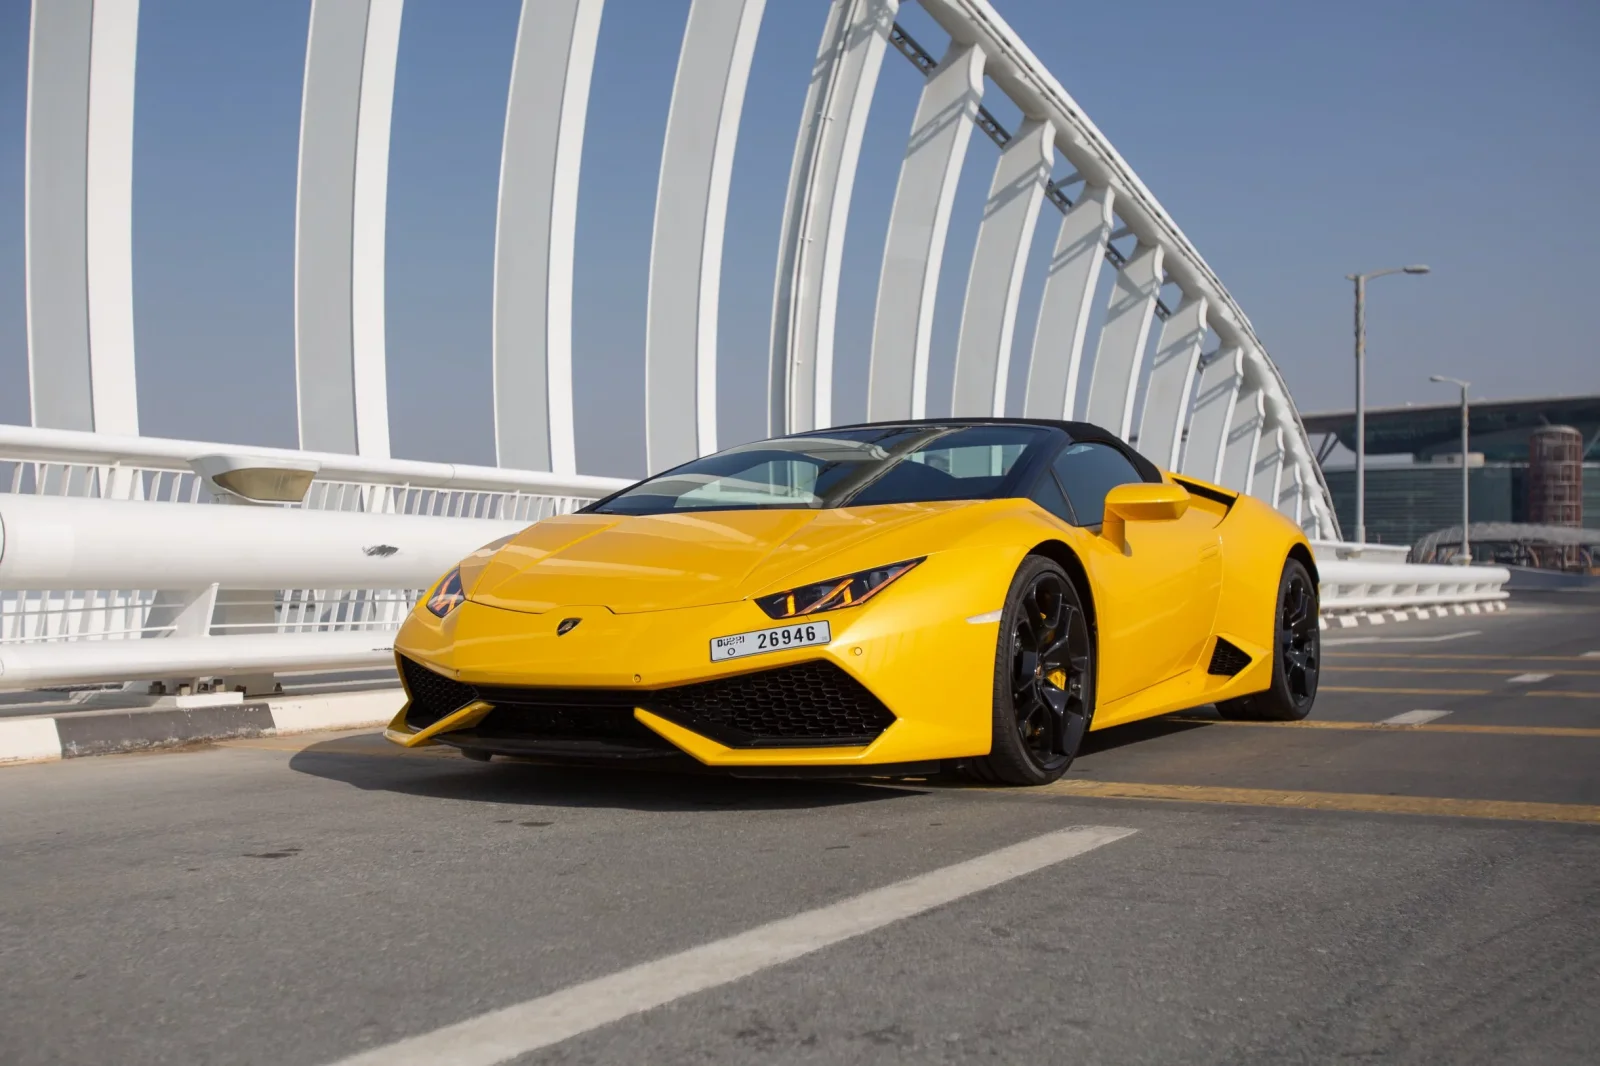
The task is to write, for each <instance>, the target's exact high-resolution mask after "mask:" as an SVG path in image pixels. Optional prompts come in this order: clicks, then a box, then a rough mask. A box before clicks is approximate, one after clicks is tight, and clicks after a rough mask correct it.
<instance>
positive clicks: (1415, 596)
mask: <svg viewBox="0 0 1600 1066" xmlns="http://www.w3.org/2000/svg"><path fill="white" fill-rule="evenodd" d="M1317 569H1318V571H1319V572H1320V577H1321V579H1322V587H1321V591H1322V614H1323V617H1324V621H1325V622H1326V621H1327V620H1328V619H1329V617H1330V616H1332V617H1333V618H1340V617H1341V616H1342V617H1349V616H1352V615H1358V614H1373V613H1379V614H1388V615H1390V616H1393V615H1396V614H1398V613H1401V612H1405V611H1410V610H1414V609H1430V608H1431V609H1434V610H1438V611H1441V613H1442V610H1443V609H1446V608H1464V607H1473V608H1476V609H1478V610H1482V609H1483V608H1484V606H1485V605H1492V607H1491V609H1495V610H1498V609H1499V604H1500V602H1501V601H1503V600H1505V599H1507V598H1509V597H1510V595H1511V594H1510V593H1509V592H1507V591H1506V590H1505V584H1506V582H1507V581H1509V580H1510V579H1511V571H1509V570H1507V569H1505V568H1504V567H1500V566H1433V565H1422V564H1417V563H1382V562H1368V561H1366V560H1340V559H1328V560H1326V561H1322V562H1318V563H1317Z"/></svg>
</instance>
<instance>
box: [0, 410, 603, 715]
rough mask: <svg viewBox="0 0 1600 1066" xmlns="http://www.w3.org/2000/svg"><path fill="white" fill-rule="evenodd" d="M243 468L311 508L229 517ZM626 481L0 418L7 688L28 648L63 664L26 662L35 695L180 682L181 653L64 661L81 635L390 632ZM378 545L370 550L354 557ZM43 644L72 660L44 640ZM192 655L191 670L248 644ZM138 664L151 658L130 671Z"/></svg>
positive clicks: (286, 659) (40, 658)
mask: <svg viewBox="0 0 1600 1066" xmlns="http://www.w3.org/2000/svg"><path fill="white" fill-rule="evenodd" d="M218 460H223V462H221V463H219V462H217V461H218ZM240 466H256V467H275V466H276V467H283V468H290V469H293V470H298V471H301V472H303V473H309V474H310V475H311V477H312V480H311V483H310V486H309V488H308V490H307V491H306V493H305V496H304V499H303V500H302V501H300V502H298V503H293V504H287V505H274V506H218V505H219V504H236V503H240V502H242V501H240V500H239V498H238V497H236V496H232V495H231V494H229V493H227V492H226V491H224V490H223V489H222V488H220V487H219V486H218V485H217V484H216V482H215V481H213V480H211V478H210V477H208V476H207V473H206V472H205V471H207V470H213V469H217V468H219V467H227V468H237V467H240ZM626 484H628V482H627V481H626V480H624V479H620V478H604V477H590V476H584V475H557V474H550V473H545V472H541V471H526V470H507V469H501V468H498V467H481V466H467V465H461V464H454V463H430V462H419V461H414V460H405V459H370V458H364V457H361V456H353V455H340V454H333V453H318V452H303V451H296V450H291V449H285V448H257V447H249V446H238V445H226V444H216V443H208V442H201V441H185V440H170V439H164V438H159V437H118V436H110V435H105V434H98V433H81V432H75V431H70V430H48V429H36V428H33V427H30V426H11V425H0V504H3V507H0V522H3V521H4V520H5V517H4V516H5V514H9V515H10V527H11V528H10V537H11V541H12V543H11V547H10V548H9V549H6V548H5V547H3V541H0V671H4V674H3V676H0V687H4V688H16V687H18V686H19V685H21V684H24V682H22V681H21V680H19V679H20V678H21V677H22V676H23V675H22V674H21V673H19V672H18V671H20V669H21V667H20V665H19V664H20V662H21V658H22V656H23V653H22V652H21V651H20V650H19V648H20V647H21V646H23V645H29V646H30V650H29V651H28V652H27V658H28V660H29V661H30V662H32V663H35V664H43V663H45V662H47V661H48V662H52V663H56V664H57V666H54V667H50V668H49V669H48V670H46V669H45V668H44V667H43V666H38V667H37V668H32V667H30V671H29V673H28V675H27V677H28V678H29V680H27V681H26V682H25V684H30V685H31V684H76V683H79V682H80V681H85V680H105V679H108V678H116V679H119V680H121V679H124V678H127V677H135V676H137V677H141V678H142V677H161V676H167V675H166V674H163V673H161V672H159V671H158V670H157V664H159V666H160V670H162V671H167V672H168V673H170V669H171V668H170V663H171V661H172V659H173V657H174V656H175V655H176V654H177V651H178V649H177V648H175V647H165V648H161V649H156V648H153V647H151V648H144V649H142V650H137V651H136V650H134V649H133V648H126V649H122V650H120V651H117V652H115V653H113V652H112V651H111V650H109V649H106V648H103V647H102V648H99V649H98V650H97V651H96V652H95V653H94V654H93V655H89V654H88V653H86V652H84V651H83V650H81V649H79V650H76V651H70V652H69V651H67V650H65V649H66V647H68V646H76V645H80V644H81V643H83V642H96V643H101V642H117V643H121V642H129V641H133V642H140V638H150V637H159V638H162V639H163V640H166V641H172V640H176V639H184V640H189V639H193V640H203V639H206V638H209V637H211V636H213V635H217V636H220V635H228V636H230V637H234V638H236V639H237V638H240V637H244V636H250V637H267V636H286V635H307V634H314V635H317V636H320V637H328V636H329V635H330V634H335V633H348V632H361V631H376V630H391V629H394V628H396V627H397V626H399V624H400V622H401V620H403V619H404V617H405V615H406V612H407V611H409V610H410V609H411V606H412V605H413V604H414V603H415V602H416V598H417V596H418V595H419V594H420V592H421V590H422V589H423V588H424V587H425V586H426V585H427V584H428V583H429V582H431V581H432V580H434V578H436V577H437V576H438V575H439V574H440V573H442V572H443V571H444V570H445V569H447V568H448V567H449V566H450V565H451V563H453V562H454V561H455V560H456V559H458V558H460V557H461V556H462V555H464V554H466V553H467V552H469V551H471V550H473V549H474V548H475V547H477V546H478V545H480V544H483V543H485V542H487V541H489V540H492V539H494V538H495V537H498V536H501V535H503V534H504V533H505V532H507V531H511V530H514V529H518V528H522V527H524V526H526V525H528V524H530V523H532V522H535V521H538V520H539V519H540V518H545V517H548V516H550V515H553V514H562V513H566V512H570V511H573V510H576V509H577V508H578V507H580V506H582V505H583V504H585V503H587V502H589V501H591V500H594V499H598V498H599V497H601V496H603V495H606V494H608V493H611V492H614V491H615V490H616V489H618V488H620V487H622V486H624V485H626ZM6 490H9V495H5V494H4V492H5V491H6ZM155 504H159V505H161V506H152V505H155ZM108 508H109V509H108ZM173 508H181V510H174V509H173ZM424 517H426V518H427V519H428V521H423V520H422V519H423V518H424ZM396 519H399V520H400V524H399V525H395V524H392V523H393V521H394V520H396ZM4 536H5V533H4V531H3V530H0V538H3V537H4ZM397 541H403V542H404V543H405V545H406V546H405V547H404V548H400V546H399V544H397V543H396V542H397ZM386 546H387V547H391V548H397V549H398V550H397V551H396V552H389V551H387V550H385V547H386ZM367 548H372V549H375V550H374V551H373V553H372V554H371V555H367V554H363V551H362V550H357V549H363V550H364V549H367ZM43 643H51V644H58V643H59V644H62V645H63V649H62V650H61V651H58V652H56V651H53V652H48V653H47V652H44V651H41V650H39V649H37V648H34V647H31V646H34V645H39V644H43ZM358 643H359V642H358ZM366 643H367V644H371V643H372V641H371V640H370V639H367V640H366ZM274 646H275V647H279V648H280V649H281V652H282V660H281V662H280V663H278V665H277V666H276V668H277V669H283V670H290V669H301V668H305V669H310V668H314V667H315V668H321V667H322V666H324V665H327V664H326V663H325V662H324V660H323V659H322V658H320V657H318V656H316V655H312V654H311V653H310V651H309V649H310V647H311V645H310V644H309V643H307V642H303V641H302V642H289V643H285V644H282V645H267V646H266V647H267V648H270V647H274ZM330 646H331V645H330ZM192 648H193V652H192V662H193V664H194V665H193V666H192V668H190V672H191V673H193V672H202V671H207V670H211V669H213V667H212V666H211V665H208V664H213V663H214V662H215V661H216V660H217V657H218V656H219V655H221V656H224V657H239V656H242V655H243V653H244V650H245V649H243V648H242V647H240V648H235V647H233V646H231V645H230V646H229V648H227V649H219V648H212V647H210V646H206V650H205V651H204V654H201V653H200V649H201V645H199V644H195V645H193V646H192ZM260 654H265V655H267V657H268V658H270V657H271V655H270V652H265V651H264V652H262V653H260ZM113 655H115V656H116V657H117V658H116V665H113V662H112V658H111V657H112V656H113ZM129 656H133V657H135V658H138V657H140V656H143V657H146V658H147V659H148V661H149V662H150V663H151V664H152V665H151V666H150V668H149V669H145V670H138V671H134V672H128V668H129V663H128V661H127V657H129ZM258 658H259V656H258ZM370 658H371V657H370V656H369V659H370ZM89 659H104V660H105V663H104V668H103V669H102V670H100V671H99V672H98V673H95V671H92V670H90V671H88V672H89V673H91V674H94V675H95V676H93V677H85V676H84V674H85V668H84V667H82V666H81V665H77V664H81V663H82V662H84V661H86V660H89ZM256 661H257V660H256V659H252V660H251V662H252V663H255V662H256ZM8 663H9V664H11V665H10V667H8V666H7V664H8ZM69 665H72V668H71V669H68V666H69ZM339 665H347V664H346V663H343V662H341V663H340V664H339ZM244 668H245V667H244V666H241V667H239V669H244ZM251 669H254V667H253V666H252V667H251ZM41 671H42V672H41ZM119 671H120V672H119ZM179 672H180V673H181V672H182V671H181V670H180V671H179ZM259 680H260V678H257V681H258V682H259Z"/></svg>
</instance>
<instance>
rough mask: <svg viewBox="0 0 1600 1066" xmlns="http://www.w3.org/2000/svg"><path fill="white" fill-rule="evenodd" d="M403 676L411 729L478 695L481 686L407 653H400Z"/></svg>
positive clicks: (428, 724)
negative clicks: (450, 675)
mask: <svg viewBox="0 0 1600 1066" xmlns="http://www.w3.org/2000/svg"><path fill="white" fill-rule="evenodd" d="M400 678H401V680H403V681H404V682H405V683H406V694H407V695H409V696H410V697H411V702H410V703H408V704H406V725H408V726H410V727H411V728H412V729H426V728H428V727H429V726H430V725H433V723H435V722H437V721H438V720H439V719H441V718H443V717H444V716H445V715H447V714H453V713H454V712H456V711H459V710H460V709H461V708H463V707H465V706H466V705H467V704H469V703H471V702H473V701H474V700H476V699H477V698H478V690H477V689H475V688H473V687H472V686H471V685H467V684H463V683H462V682H460V681H457V680H456V679H455V678H453V677H445V676H444V675H443V674H439V673H435V672H434V671H432V670H429V669H428V668H427V667H426V666H423V665H422V664H421V663H416V662H412V661H411V660H410V659H407V658H406V657H405V656H404V655H402V656H400Z"/></svg>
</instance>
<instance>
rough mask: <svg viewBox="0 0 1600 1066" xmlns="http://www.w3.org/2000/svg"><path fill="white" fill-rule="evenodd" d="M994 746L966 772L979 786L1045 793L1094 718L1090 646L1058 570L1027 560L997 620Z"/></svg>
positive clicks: (1077, 600)
mask: <svg viewBox="0 0 1600 1066" xmlns="http://www.w3.org/2000/svg"><path fill="white" fill-rule="evenodd" d="M994 673H995V676H994V707H993V731H994V733H993V736H994V739H993V742H992V744H991V747H990V749H989V754H988V755H987V756H985V757H984V758H982V759H975V760H973V761H972V762H971V763H969V764H968V769H969V771H970V772H971V774H972V776H974V777H976V778H978V779H979V780H984V781H992V782H996V783H1000V784H1008V785H1044V784H1049V783H1050V782H1051V781H1054V780H1056V779H1057V778H1059V777H1060V776H1061V775H1062V774H1064V773H1066V770H1067V767H1068V766H1070V765H1072V759H1073V756H1075V755H1076V754H1077V753H1078V745H1079V744H1080V743H1082V741H1083V735H1084V733H1086V732H1087V731H1088V729H1089V721H1090V719H1091V718H1092V717H1093V715H1094V641H1093V638H1092V636H1091V634H1090V631H1089V619H1088V616H1087V615H1086V614H1085V613H1084V609H1083V600H1082V598H1081V597H1080V595H1079V593H1078V589H1077V588H1076V587H1075V586H1074V585H1073V583H1072V579H1071V578H1070V577H1068V576H1067V572H1066V571H1065V570H1063V569H1062V568H1061V567H1060V565H1058V564H1057V563H1056V562H1054V561H1053V560H1051V559H1047V558H1044V557H1043V556H1037V555H1034V556H1029V557H1028V558H1027V559H1026V560H1025V561H1024V562H1023V564H1022V566H1021V567H1019V568H1018V569H1017V574H1016V577H1014V578H1013V579H1012V582H1011V589H1010V591H1009V592H1008V594H1007V596H1006V605H1005V609H1004V610H1003V611H1001V615H1000V637H999V641H998V647H997V648H996V649H995V671H994Z"/></svg>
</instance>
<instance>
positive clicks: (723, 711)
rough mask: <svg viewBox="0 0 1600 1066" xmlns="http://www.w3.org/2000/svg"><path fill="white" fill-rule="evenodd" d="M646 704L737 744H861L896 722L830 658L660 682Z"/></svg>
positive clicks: (777, 745)
mask: <svg viewBox="0 0 1600 1066" xmlns="http://www.w3.org/2000/svg"><path fill="white" fill-rule="evenodd" d="M644 706H645V707H646V708H647V709H648V710H651V711H654V712H656V713H657V714H659V715H661V716H662V717H663V718H667V719H670V720H671V721H674V722H677V723H678V724H679V725H682V726H684V727H685V728H687V729H692V730H694V731H695V732H696V733H701V734H703V735H705V736H708V737H710V738H711V739H713V740H715V741H718V742H719V743H722V744H726V745H727V746H729V747H734V748H751V747H779V746H795V747H800V746H811V747H820V746H825V745H839V746H858V745H863V744H869V743H871V742H872V741H873V740H875V739H876V738H877V737H878V735H879V734H880V733H882V732H883V731H884V730H885V729H888V728H889V726H891V725H893V724H894V715H893V714H891V713H890V711H889V709H888V708H887V707H885V706H884V705H883V704H882V703H881V702H880V701H879V700H878V698H877V697H876V696H874V695H873V694H872V693H871V692H869V691H867V689H866V688H865V687H864V686H863V685H862V684H861V683H860V682H859V681H857V680H856V679H855V678H853V677H851V676H850V675H849V674H847V673H845V672H844V671H843V670H841V669H840V668H839V667H837V666H835V665H833V664H832V663H829V662H810V663H799V664H797V665H794V666H780V667H778V668H777V669H774V670H761V671H758V672H756V673H753V674H742V675H740V676H738V677H725V678H719V679H717V680H715V681H701V682H698V683H696V684H693V685H681V686H679V687H677V688H669V689H662V690H660V691H658V692H653V693H650V694H648V695H647V696H646V697H645V699H644Z"/></svg>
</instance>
